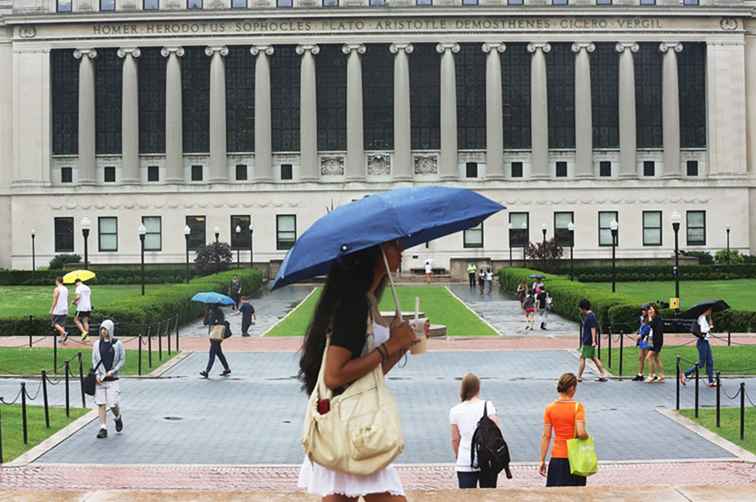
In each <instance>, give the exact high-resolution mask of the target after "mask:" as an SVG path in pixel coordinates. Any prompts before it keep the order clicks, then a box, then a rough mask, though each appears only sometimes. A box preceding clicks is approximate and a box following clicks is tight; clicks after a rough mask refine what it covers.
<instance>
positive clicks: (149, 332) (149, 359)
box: [147, 326, 152, 369]
mask: <svg viewBox="0 0 756 502" xmlns="http://www.w3.org/2000/svg"><path fill="white" fill-rule="evenodd" d="M147 366H149V367H150V369H152V330H151V329H150V326H148V327H147Z"/></svg>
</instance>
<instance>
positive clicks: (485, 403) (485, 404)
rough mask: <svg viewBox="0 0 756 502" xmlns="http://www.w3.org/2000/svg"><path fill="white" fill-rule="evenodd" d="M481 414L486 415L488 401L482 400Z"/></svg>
mask: <svg viewBox="0 0 756 502" xmlns="http://www.w3.org/2000/svg"><path fill="white" fill-rule="evenodd" d="M483 416H484V417H487V416H488V401H483ZM481 418H482V417H481Z"/></svg>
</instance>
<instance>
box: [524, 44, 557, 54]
mask: <svg viewBox="0 0 756 502" xmlns="http://www.w3.org/2000/svg"><path fill="white" fill-rule="evenodd" d="M538 50H541V51H543V53H544V54H548V53H549V52H551V44H550V43H548V42H533V43H530V44H528V52H531V53H535V52H536V51H538Z"/></svg>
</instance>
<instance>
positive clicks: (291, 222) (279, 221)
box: [276, 214, 297, 250]
mask: <svg viewBox="0 0 756 502" xmlns="http://www.w3.org/2000/svg"><path fill="white" fill-rule="evenodd" d="M296 240H297V217H296V215H293V214H279V215H277V216H276V249H278V250H285V249H291V247H292V246H293V245H294V242H296Z"/></svg>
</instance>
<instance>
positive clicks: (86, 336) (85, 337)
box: [81, 331, 89, 342]
mask: <svg viewBox="0 0 756 502" xmlns="http://www.w3.org/2000/svg"><path fill="white" fill-rule="evenodd" d="M87 338H89V331H85V332H83V333H82V334H81V341H82V342H86V341H87Z"/></svg>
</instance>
